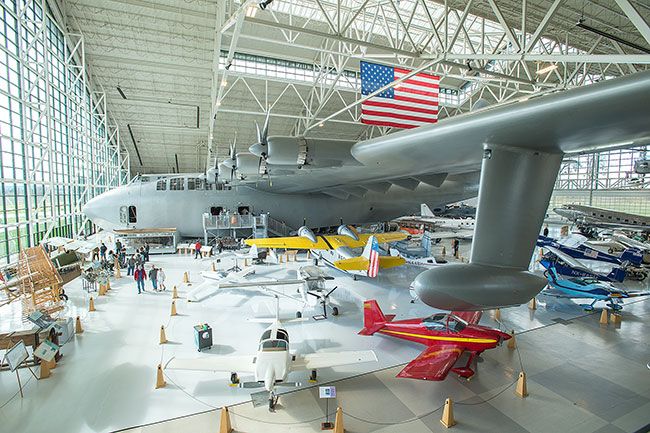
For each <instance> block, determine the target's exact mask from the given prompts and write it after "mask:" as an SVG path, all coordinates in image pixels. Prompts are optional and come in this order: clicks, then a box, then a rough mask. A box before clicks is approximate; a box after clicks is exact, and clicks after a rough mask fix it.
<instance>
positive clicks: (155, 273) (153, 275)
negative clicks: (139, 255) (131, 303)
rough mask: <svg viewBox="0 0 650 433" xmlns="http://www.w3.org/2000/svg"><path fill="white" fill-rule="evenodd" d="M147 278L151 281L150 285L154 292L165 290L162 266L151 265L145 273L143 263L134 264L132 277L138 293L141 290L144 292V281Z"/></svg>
mask: <svg viewBox="0 0 650 433" xmlns="http://www.w3.org/2000/svg"><path fill="white" fill-rule="evenodd" d="M147 278H148V279H149V281H151V287H152V288H153V290H154V291H155V292H162V291H164V290H167V286H165V278H166V277H165V271H163V270H162V268H159V267H157V266H156V265H153V266H152V267H151V269H149V272H148V273H147V272H146V271H145V269H144V264H141V265H138V266H136V268H135V272H133V279H134V280H135V284H136V286H137V288H138V295H139V294H141V293H142V292H146V290H145V283H144V282H145V280H147Z"/></svg>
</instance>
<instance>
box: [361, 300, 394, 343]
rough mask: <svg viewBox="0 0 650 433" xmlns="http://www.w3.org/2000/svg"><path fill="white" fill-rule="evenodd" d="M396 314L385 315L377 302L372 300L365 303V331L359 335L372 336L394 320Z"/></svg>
mask: <svg viewBox="0 0 650 433" xmlns="http://www.w3.org/2000/svg"><path fill="white" fill-rule="evenodd" d="M394 317H395V315H394V314H389V315H384V313H383V312H382V311H381V308H379V304H378V303H377V301H375V300H374V299H373V300H370V301H364V303H363V329H362V330H361V331H359V335H372V334H374V333H375V332H377V331H379V330H380V329H381V328H383V327H384V325H385V324H386V323H388V322H390V321H392V320H393V318H394Z"/></svg>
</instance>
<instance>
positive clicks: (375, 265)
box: [368, 236, 379, 278]
mask: <svg viewBox="0 0 650 433" xmlns="http://www.w3.org/2000/svg"><path fill="white" fill-rule="evenodd" d="M378 273H379V243H378V242H377V239H375V237H374V236H373V237H372V244H371V247H370V257H368V276H369V277H370V278H375V277H376V276H377V274H378Z"/></svg>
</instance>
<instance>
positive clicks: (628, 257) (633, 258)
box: [621, 248, 643, 266]
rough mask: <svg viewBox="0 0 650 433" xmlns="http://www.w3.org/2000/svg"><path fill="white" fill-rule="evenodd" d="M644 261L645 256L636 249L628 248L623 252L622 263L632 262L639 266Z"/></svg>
mask: <svg viewBox="0 0 650 433" xmlns="http://www.w3.org/2000/svg"><path fill="white" fill-rule="evenodd" d="M642 260H643V254H642V253H641V251H639V250H637V249H636V248H627V249H626V250H625V251H623V254H621V261H624V262H630V263H632V264H633V265H635V266H639V265H640V264H641V261H642Z"/></svg>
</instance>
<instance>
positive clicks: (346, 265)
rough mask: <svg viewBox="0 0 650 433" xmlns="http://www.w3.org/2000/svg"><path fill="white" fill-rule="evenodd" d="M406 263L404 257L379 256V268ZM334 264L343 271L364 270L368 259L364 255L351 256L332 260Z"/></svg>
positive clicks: (366, 267)
mask: <svg viewBox="0 0 650 433" xmlns="http://www.w3.org/2000/svg"><path fill="white" fill-rule="evenodd" d="M404 263H406V259H404V258H403V257H396V256H380V257H379V268H380V269H389V268H394V267H396V266H401V265H403V264H404ZM334 266H336V267H337V268H339V269H341V270H343V271H365V270H366V269H368V259H366V258H365V257H361V256H359V257H352V258H350V259H342V260H337V261H335V262H334Z"/></svg>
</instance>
